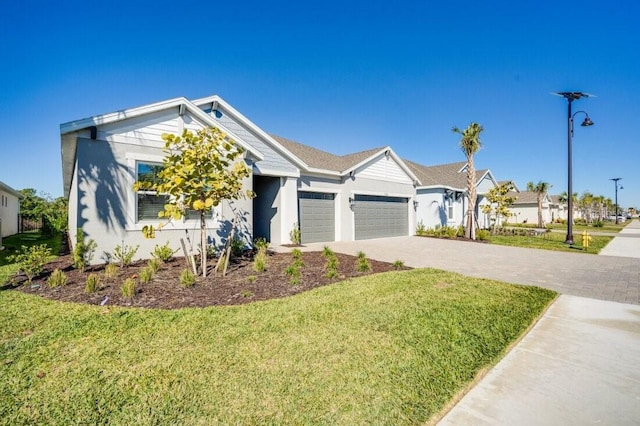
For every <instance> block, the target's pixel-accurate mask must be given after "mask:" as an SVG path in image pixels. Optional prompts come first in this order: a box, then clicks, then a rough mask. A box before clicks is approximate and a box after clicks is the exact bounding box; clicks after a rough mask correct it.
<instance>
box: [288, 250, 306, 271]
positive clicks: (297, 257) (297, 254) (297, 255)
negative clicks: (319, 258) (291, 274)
mask: <svg viewBox="0 0 640 426" xmlns="http://www.w3.org/2000/svg"><path fill="white" fill-rule="evenodd" d="M291 257H292V258H293V264H294V265H295V266H297V267H299V268H302V267H303V266H304V261H303V260H302V251H301V250H300V249H293V250H291Z"/></svg>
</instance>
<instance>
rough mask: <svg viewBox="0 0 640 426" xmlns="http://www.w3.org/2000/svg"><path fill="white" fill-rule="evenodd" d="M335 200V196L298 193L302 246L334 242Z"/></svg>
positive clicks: (317, 193)
mask: <svg viewBox="0 0 640 426" xmlns="http://www.w3.org/2000/svg"><path fill="white" fill-rule="evenodd" d="M335 198H336V195H335V194H325V193H319V192H298V206H299V208H300V231H301V242H302V243H303V244H304V243H316V242H325V241H333V240H335V237H336V213H335Z"/></svg>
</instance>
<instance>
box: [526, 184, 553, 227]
mask: <svg viewBox="0 0 640 426" xmlns="http://www.w3.org/2000/svg"><path fill="white" fill-rule="evenodd" d="M550 188H551V184H550V183H549V182H543V181H540V182H538V183H537V184H536V185H534V184H533V182H529V183H527V191H530V192H535V193H536V195H537V197H536V198H537V200H538V228H542V227H543V226H544V223H542V199H543V198H544V196H545V195H546V194H547V192H548V191H549V189H550Z"/></svg>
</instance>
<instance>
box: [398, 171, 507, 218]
mask: <svg viewBox="0 0 640 426" xmlns="http://www.w3.org/2000/svg"><path fill="white" fill-rule="evenodd" d="M405 162H406V163H407V165H409V168H410V169H411V170H412V171H413V172H414V173H415V174H416V176H418V178H419V180H420V182H422V183H421V184H420V185H418V186H417V187H416V199H417V201H418V205H417V208H416V216H417V217H416V218H417V220H418V222H422V224H423V225H424V226H425V227H427V228H434V227H436V226H445V225H447V226H453V227H456V226H460V225H465V217H466V213H467V210H468V206H469V200H468V196H467V163H466V162H465V161H462V162H457V163H449V164H440V165H436V166H424V165H421V164H418V163H414V162H412V161H408V160H405ZM496 185H497V181H496V180H495V179H494V177H493V175H492V173H491V171H490V170H488V169H484V170H476V188H477V193H478V200H477V202H476V218H477V223H478V227H480V228H489V227H490V225H491V223H490V218H489V216H488V215H486V214H484V213H483V212H482V209H481V206H482V205H483V204H486V203H487V200H486V198H485V194H486V193H487V192H488V191H489V190H490V189H491V188H493V187H494V186H496Z"/></svg>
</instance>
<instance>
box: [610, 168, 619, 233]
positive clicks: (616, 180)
mask: <svg viewBox="0 0 640 426" xmlns="http://www.w3.org/2000/svg"><path fill="white" fill-rule="evenodd" d="M609 180H612V181H613V184H614V185H615V187H616V225H617V224H618V181H619V180H622V178H612V179H609ZM620 189H622V188H620Z"/></svg>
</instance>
